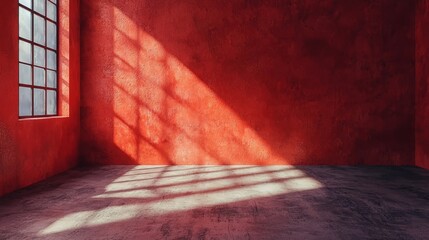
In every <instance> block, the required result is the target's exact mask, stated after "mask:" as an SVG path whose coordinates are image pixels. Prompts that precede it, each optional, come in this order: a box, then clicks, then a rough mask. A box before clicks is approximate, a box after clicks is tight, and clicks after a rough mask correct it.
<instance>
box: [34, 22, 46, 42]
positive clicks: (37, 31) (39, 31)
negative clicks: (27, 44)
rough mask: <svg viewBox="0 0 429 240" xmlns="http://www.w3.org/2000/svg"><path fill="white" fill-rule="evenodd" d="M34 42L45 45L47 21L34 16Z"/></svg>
mask: <svg viewBox="0 0 429 240" xmlns="http://www.w3.org/2000/svg"><path fill="white" fill-rule="evenodd" d="M34 41H35V42H36V43H38V44H40V45H45V19H43V18H41V17H39V16H36V15H34Z"/></svg>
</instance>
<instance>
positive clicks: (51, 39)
mask: <svg viewBox="0 0 429 240" xmlns="http://www.w3.org/2000/svg"><path fill="white" fill-rule="evenodd" d="M48 47H49V48H52V49H55V50H56V49H57V26H56V25H55V24H54V23H51V22H49V21H48Z"/></svg>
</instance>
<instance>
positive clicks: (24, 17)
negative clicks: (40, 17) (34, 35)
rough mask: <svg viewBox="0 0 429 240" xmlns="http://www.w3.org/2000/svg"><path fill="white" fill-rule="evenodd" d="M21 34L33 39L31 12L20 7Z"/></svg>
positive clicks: (23, 36)
mask: <svg viewBox="0 0 429 240" xmlns="http://www.w3.org/2000/svg"><path fill="white" fill-rule="evenodd" d="M19 36H20V37H22V38H25V39H28V40H31V13H30V11H27V10H25V9H24V8H22V7H19Z"/></svg>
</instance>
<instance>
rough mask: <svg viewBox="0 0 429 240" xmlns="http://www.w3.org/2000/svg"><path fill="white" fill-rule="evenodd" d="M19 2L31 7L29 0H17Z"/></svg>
mask: <svg viewBox="0 0 429 240" xmlns="http://www.w3.org/2000/svg"><path fill="white" fill-rule="evenodd" d="M19 3H21V4H22V5H24V6H26V7H28V8H30V9H31V0H19Z"/></svg>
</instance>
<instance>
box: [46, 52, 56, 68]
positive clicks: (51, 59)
mask: <svg viewBox="0 0 429 240" xmlns="http://www.w3.org/2000/svg"><path fill="white" fill-rule="evenodd" d="M48 68H50V69H53V70H57V54H56V53H55V52H53V51H50V50H48Z"/></svg>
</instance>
